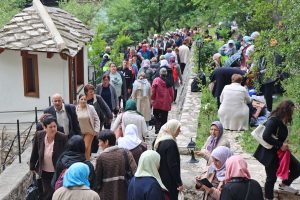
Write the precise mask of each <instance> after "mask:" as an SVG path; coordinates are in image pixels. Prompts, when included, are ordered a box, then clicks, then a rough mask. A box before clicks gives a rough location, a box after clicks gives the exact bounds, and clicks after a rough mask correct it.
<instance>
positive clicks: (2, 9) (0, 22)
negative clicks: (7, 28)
mask: <svg viewBox="0 0 300 200" xmlns="http://www.w3.org/2000/svg"><path fill="white" fill-rule="evenodd" d="M26 3H27V0H1V1H0V27H3V26H4V25H5V24H6V23H8V22H9V20H11V18H12V17H13V16H14V15H15V14H17V13H18V12H20V11H21V9H23V7H24V5H25V4H26Z"/></svg>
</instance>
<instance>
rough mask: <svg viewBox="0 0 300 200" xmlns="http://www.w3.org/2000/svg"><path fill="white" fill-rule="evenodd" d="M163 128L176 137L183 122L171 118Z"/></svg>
mask: <svg viewBox="0 0 300 200" xmlns="http://www.w3.org/2000/svg"><path fill="white" fill-rule="evenodd" d="M161 128H162V129H163V131H165V132H167V133H168V134H169V135H171V136H173V138H176V137H177V136H178V135H179V133H180V128H181V123H180V122H179V121H178V120H177V119H170V120H169V121H167V123H165V124H164V125H163V126H162V127H161Z"/></svg>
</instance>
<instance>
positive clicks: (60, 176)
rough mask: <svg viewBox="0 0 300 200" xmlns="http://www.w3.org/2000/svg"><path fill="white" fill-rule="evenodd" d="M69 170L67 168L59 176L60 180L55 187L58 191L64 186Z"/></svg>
mask: <svg viewBox="0 0 300 200" xmlns="http://www.w3.org/2000/svg"><path fill="white" fill-rule="evenodd" d="M67 169H68V168H65V169H64V170H63V171H62V172H61V173H60V175H59V177H58V179H57V180H56V182H55V187H54V189H55V190H57V189H58V188H60V187H62V186H63V181H64V175H65V173H66V171H67Z"/></svg>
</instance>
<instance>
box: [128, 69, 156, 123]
mask: <svg viewBox="0 0 300 200" xmlns="http://www.w3.org/2000/svg"><path fill="white" fill-rule="evenodd" d="M151 95H152V93H151V85H150V83H149V82H148V80H147V78H146V74H145V73H144V72H141V73H139V75H138V79H137V80H135V81H134V83H133V89H132V94H131V98H132V99H133V100H135V102H136V107H137V111H139V112H140V113H142V115H143V117H144V118H145V121H146V122H149V121H150V119H151V103H150V102H151Z"/></svg>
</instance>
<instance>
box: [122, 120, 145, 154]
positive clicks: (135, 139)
mask: <svg viewBox="0 0 300 200" xmlns="http://www.w3.org/2000/svg"><path fill="white" fill-rule="evenodd" d="M141 143H142V140H141V139H140V138H139V131H138V128H137V126H136V125H134V124H128V125H127V126H126V128H125V131H124V137H119V138H118V147H121V148H125V149H128V150H132V149H134V148H136V147H137V146H139V145H140V144H141Z"/></svg>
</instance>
